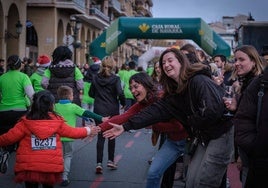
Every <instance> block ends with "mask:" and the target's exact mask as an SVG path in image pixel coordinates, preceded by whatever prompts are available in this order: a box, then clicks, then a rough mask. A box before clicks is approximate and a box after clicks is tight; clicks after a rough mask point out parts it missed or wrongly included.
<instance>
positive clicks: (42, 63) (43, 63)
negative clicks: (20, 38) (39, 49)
mask: <svg viewBox="0 0 268 188" xmlns="http://www.w3.org/2000/svg"><path fill="white" fill-rule="evenodd" d="M50 64H51V60H50V58H49V57H48V56H47V55H40V56H39V57H38V59H37V63H36V65H37V66H38V67H48V66H49V65H50Z"/></svg>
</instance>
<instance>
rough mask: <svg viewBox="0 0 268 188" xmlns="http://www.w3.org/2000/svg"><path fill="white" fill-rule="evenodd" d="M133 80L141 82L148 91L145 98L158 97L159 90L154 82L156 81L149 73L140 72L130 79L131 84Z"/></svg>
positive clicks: (152, 98)
mask: <svg viewBox="0 0 268 188" xmlns="http://www.w3.org/2000/svg"><path fill="white" fill-rule="evenodd" d="M132 81H135V82H137V83H139V84H141V85H142V86H143V87H144V88H145V89H146V91H147V95H146V97H145V100H146V101H148V100H155V99H156V98H157V97H158V93H157V92H158V91H157V88H156V85H155V84H154V81H153V79H152V77H151V76H149V75H148V74H147V73H144V72H140V73H137V74H134V75H132V76H131V77H130V79H129V85H130V83H131V82H132Z"/></svg>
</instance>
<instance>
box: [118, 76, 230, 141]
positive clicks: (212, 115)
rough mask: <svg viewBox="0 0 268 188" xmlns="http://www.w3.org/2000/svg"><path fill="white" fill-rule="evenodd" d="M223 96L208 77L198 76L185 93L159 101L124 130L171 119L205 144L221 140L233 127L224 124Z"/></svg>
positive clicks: (133, 119)
mask: <svg viewBox="0 0 268 188" xmlns="http://www.w3.org/2000/svg"><path fill="white" fill-rule="evenodd" d="M222 96H223V89H222V88H221V87H220V86H218V85H216V84H215V83H214V81H213V80H212V79H211V78H210V77H209V76H208V75H205V74H197V75H195V76H194V77H193V78H191V79H190V81H189V84H188V88H187V89H186V90H185V92H184V93H182V94H174V95H169V96H167V97H165V98H163V99H161V100H160V101H158V102H156V103H154V104H153V105H151V106H149V107H147V108H145V109H144V110H143V111H142V112H141V113H139V114H137V115H135V116H134V117H132V118H130V120H129V121H128V122H127V123H125V124H124V125H123V126H124V129H125V130H129V129H139V128H142V127H146V126H148V125H151V124H154V123H157V122H160V121H168V120H170V119H171V118H173V117H174V118H176V119H178V120H180V122H182V124H183V125H184V126H185V128H186V130H187V131H188V132H189V133H190V134H194V136H197V137H199V138H200V139H202V141H204V142H208V141H209V140H210V139H214V138H218V137H219V136H221V135H222V134H223V133H225V132H226V131H227V130H229V128H230V127H231V125H232V124H231V122H230V121H229V120H228V121H227V120H223V114H224V110H225V107H224V103H223V100H222ZM191 101H192V102H191ZM191 106H192V107H191Z"/></svg>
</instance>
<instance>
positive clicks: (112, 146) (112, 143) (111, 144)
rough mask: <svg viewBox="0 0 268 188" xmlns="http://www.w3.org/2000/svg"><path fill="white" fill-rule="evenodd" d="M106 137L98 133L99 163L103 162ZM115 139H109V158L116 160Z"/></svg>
mask: <svg viewBox="0 0 268 188" xmlns="http://www.w3.org/2000/svg"><path fill="white" fill-rule="evenodd" d="M104 142H105V138H104V137H103V136H102V134H101V133H99V134H98V141H97V163H102V159H103V149H104ZM114 150H115V139H112V140H110V139H108V160H111V161H114Z"/></svg>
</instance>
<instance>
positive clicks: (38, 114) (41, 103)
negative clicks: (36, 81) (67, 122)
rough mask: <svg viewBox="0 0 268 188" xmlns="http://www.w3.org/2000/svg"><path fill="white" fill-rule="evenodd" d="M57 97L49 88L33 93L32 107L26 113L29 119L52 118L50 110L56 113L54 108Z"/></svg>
mask: <svg viewBox="0 0 268 188" xmlns="http://www.w3.org/2000/svg"><path fill="white" fill-rule="evenodd" d="M54 103H55V98H54V96H53V95H52V93H51V92H50V91H48V90H43V91H39V92H37V93H35V94H34V95H33V103H32V105H31V109H30V111H29V112H28V114H27V115H26V118H27V119H32V120H42V119H51V117H50V116H49V112H52V113H53V114H55V115H56V113H55V112H54V110H53V107H54Z"/></svg>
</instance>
